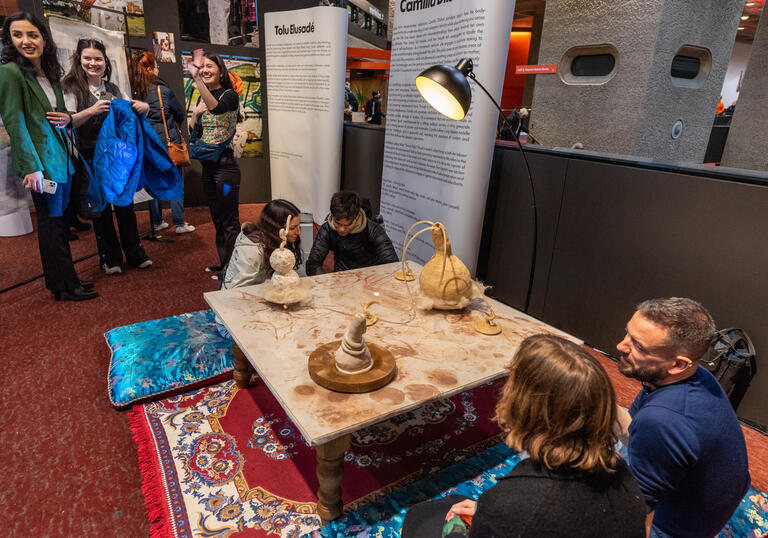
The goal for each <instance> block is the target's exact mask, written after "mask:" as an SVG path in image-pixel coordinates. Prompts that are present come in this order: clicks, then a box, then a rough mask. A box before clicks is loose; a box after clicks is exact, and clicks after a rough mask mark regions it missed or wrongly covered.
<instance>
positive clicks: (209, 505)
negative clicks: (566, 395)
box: [131, 380, 500, 537]
mask: <svg viewBox="0 0 768 538" xmlns="http://www.w3.org/2000/svg"><path fill="white" fill-rule="evenodd" d="M499 387H500V382H496V383H495V384H486V385H483V386H481V387H477V388H476V389H474V390H472V391H466V392H463V393H460V394H457V395H455V396H453V397H452V398H450V399H446V400H439V401H436V402H433V403H432V404H429V405H427V406H424V407H422V408H419V409H417V410H415V411H413V412H410V413H406V414H403V415H400V416H398V417H395V418H393V419H390V420H387V421H384V422H382V423H379V424H377V425H375V426H372V427H369V428H366V429H363V430H360V431H358V432H356V433H355V434H354V435H353V436H352V446H351V448H350V450H349V451H347V453H346V455H345V475H344V482H343V484H342V486H343V490H344V496H343V500H344V503H345V505H346V506H345V510H347V511H350V510H352V511H354V510H355V509H357V508H358V507H361V506H366V505H368V504H370V503H371V502H376V501H378V500H381V499H384V498H387V497H388V496H389V494H390V493H392V492H393V491H395V490H398V489H399V488H402V487H404V486H406V485H407V484H409V483H413V482H417V481H419V480H420V479H422V478H423V477H425V476H427V475H432V474H433V473H435V472H437V471H438V470H440V469H443V468H445V467H448V466H450V465H453V464H455V463H457V462H459V461H463V460H466V459H468V458H471V457H472V456H475V455H477V454H478V453H480V452H482V451H484V450H485V449H486V448H488V447H489V446H492V445H495V444H496V443H497V442H498V427H497V426H496V425H495V424H493V423H492V422H490V420H489V419H487V418H484V417H490V416H491V414H492V410H493V407H494V405H495V402H496V394H497V392H498V389H499ZM131 429H132V430H133V432H134V438H135V440H136V442H137V444H138V447H139V466H140V470H141V473H142V477H143V480H144V485H143V490H144V494H145V498H146V502H147V509H148V512H149V517H150V520H151V521H152V531H151V532H152V536H174V537H177V536H178V537H184V536H227V537H229V536H283V537H297V536H301V535H303V534H305V533H308V532H311V531H315V530H317V529H319V528H320V527H321V523H320V519H319V517H318V516H317V514H316V513H315V509H316V505H315V503H316V501H317V497H316V491H317V477H316V476H315V456H314V452H313V451H312V449H311V448H310V447H309V446H307V445H306V444H305V443H304V441H303V439H302V438H301V436H300V434H299V432H298V430H297V429H296V428H295V426H294V425H293V424H292V423H291V421H290V420H289V419H288V418H287V417H286V415H285V413H284V412H283V410H282V408H281V407H280V404H279V403H278V402H277V401H276V400H275V399H274V397H273V396H272V395H271V393H270V392H269V390H268V389H267V387H266V386H265V385H264V384H263V383H262V382H260V381H259V380H256V381H255V382H254V383H253V385H252V386H251V387H250V388H249V389H248V390H238V389H237V387H236V386H235V385H234V383H233V382H232V381H225V382H221V383H218V384H215V385H212V386H209V387H205V388H202V389H198V390H194V391H192V392H188V393H185V394H182V395H178V396H173V397H170V398H166V399H164V400H160V401H157V402H153V403H147V404H144V405H138V406H136V407H134V409H133V410H132V411H131ZM467 476H469V475H467ZM465 477H466V476H465ZM438 492H439V491H435V492H434V493H433V494H437V493H438Z"/></svg>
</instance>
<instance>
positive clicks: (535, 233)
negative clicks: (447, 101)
mask: <svg viewBox="0 0 768 538" xmlns="http://www.w3.org/2000/svg"><path fill="white" fill-rule="evenodd" d="M467 76H468V77H469V78H471V79H472V80H474V81H475V83H476V84H477V85H478V86H480V89H481V90H483V91H484V92H485V95H487V96H488V99H490V100H491V103H493V104H494V106H495V107H496V108H497V109H498V111H499V114H500V115H501V120H502V122H503V126H505V127H508V128H509V130H510V131H511V132H512V136H514V137H515V142H517V147H518V148H520V155H522V156H523V162H524V163H525V170H526V172H527V173H528V183H529V185H530V189H531V209H532V210H533V248H532V249H531V267H530V274H529V277H528V291H527V292H526V294H525V306H524V308H523V310H524V311H525V312H526V313H528V307H529V306H530V304H531V293H532V291H533V276H534V273H535V272H536V247H537V243H538V242H539V215H538V210H537V208H536V191H535V190H534V188H533V175H532V174H531V167H530V165H529V164H528V157H526V155H525V151H524V150H523V145H522V144H521V143H520V139H519V138H518V137H517V133H516V132H515V129H512V126H511V125H510V124H509V122H508V121H507V118H506V116H504V111H503V110H501V107H500V106H499V104H498V103H497V102H496V99H494V98H493V96H492V95H491V94H490V93H488V90H486V89H485V86H483V85H482V84H481V83H480V81H479V80H477V77H475V73H474V72H472V71H470V72H469V74H468V75H467Z"/></svg>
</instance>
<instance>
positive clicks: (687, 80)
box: [669, 45, 712, 89]
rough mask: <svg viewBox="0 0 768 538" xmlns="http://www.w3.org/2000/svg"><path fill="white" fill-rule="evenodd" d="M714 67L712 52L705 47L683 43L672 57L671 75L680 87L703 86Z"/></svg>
mask: <svg viewBox="0 0 768 538" xmlns="http://www.w3.org/2000/svg"><path fill="white" fill-rule="evenodd" d="M711 69H712V53H711V52H709V49H707V48H705V47H697V46H695V45H683V46H682V47H680V48H679V49H678V50H677V52H676V53H675V56H674V57H673V58H672V65H671V66H670V68H669V75H670V77H671V79H672V85H673V86H677V87H678V88H693V89H695V88H701V87H702V85H703V84H704V82H705V81H706V80H707V77H708V76H709V72H710V70H711Z"/></svg>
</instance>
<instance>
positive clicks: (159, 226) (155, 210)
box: [131, 52, 195, 234]
mask: <svg viewBox="0 0 768 538" xmlns="http://www.w3.org/2000/svg"><path fill="white" fill-rule="evenodd" d="M159 73H160V69H159V68H158V67H157V61H156V59H155V55H154V54H152V53H151V52H142V53H140V54H135V55H134V57H133V69H131V87H132V88H133V98H134V99H138V100H139V101H144V102H145V103H147V104H148V105H149V112H147V119H148V120H149V123H150V124H151V125H152V128H153V129H154V130H155V132H157V136H158V137H159V138H160V141H161V142H162V143H163V144H165V146H166V147H167V146H168V141H169V140H170V142H174V143H176V144H178V143H181V141H182V137H181V124H182V123H183V122H184V116H185V115H186V113H185V111H184V107H183V106H181V103H179V100H178V99H176V96H175V95H174V94H173V92H172V91H171V89H170V88H169V87H168V86H166V84H165V83H164V82H163V81H162V80H160V78H158V75H159ZM158 89H159V90H160V95H161V96H162V110H161V105H160V98H159V97H158V94H157V92H158ZM163 111H164V112H165V125H163ZM166 128H167V129H168V138H166V136H165V134H166ZM179 174H180V175H181V176H182V177H184V174H183V171H182V168H181V167H179ZM170 202H171V217H173V225H174V226H175V227H176V233H177V234H183V233H189V232H193V231H195V227H194V226H192V225H191V224H189V223H188V222H186V221H185V220H184V196H183V195H182V196H181V198H179V199H178V200H171V201H170ZM149 220H150V221H151V223H152V231H153V232H157V231H160V230H164V229H165V228H167V227H168V223H167V222H165V221H164V220H163V210H162V206H161V203H160V200H159V199H158V198H153V199H152V201H151V202H150V203H149Z"/></svg>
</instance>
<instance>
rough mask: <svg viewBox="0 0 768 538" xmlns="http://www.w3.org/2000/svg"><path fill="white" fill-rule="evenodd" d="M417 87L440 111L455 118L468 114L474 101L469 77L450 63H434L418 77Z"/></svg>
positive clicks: (459, 118) (428, 101) (458, 118)
mask: <svg viewBox="0 0 768 538" xmlns="http://www.w3.org/2000/svg"><path fill="white" fill-rule="evenodd" d="M416 89H418V90H419V93H421V96H422V97H423V98H424V99H425V100H426V101H427V103H429V104H430V105H432V107H433V108H434V109H435V110H437V111H438V112H440V114H442V115H443V116H447V117H449V118H451V119H453V120H461V119H463V118H464V116H466V115H467V112H468V111H469V105H470V104H471V103H472V89H471V88H470V87H469V81H468V80H467V77H466V76H465V75H464V73H462V72H461V71H459V70H458V69H456V68H455V67H452V66H450V65H433V66H432V67H430V68H428V69H425V70H424V71H422V72H421V73H420V74H419V76H417V77H416Z"/></svg>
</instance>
